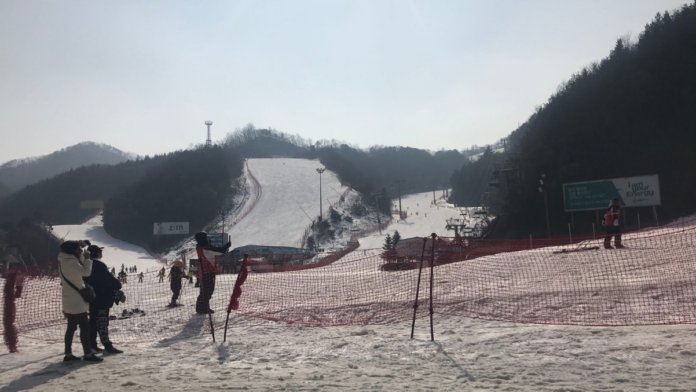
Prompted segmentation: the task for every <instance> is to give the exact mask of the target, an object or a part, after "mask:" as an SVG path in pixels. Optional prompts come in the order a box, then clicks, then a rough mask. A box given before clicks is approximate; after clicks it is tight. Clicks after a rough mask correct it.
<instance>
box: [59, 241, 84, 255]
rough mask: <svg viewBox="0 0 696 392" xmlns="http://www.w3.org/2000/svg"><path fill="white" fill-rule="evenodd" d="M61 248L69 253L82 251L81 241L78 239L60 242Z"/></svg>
mask: <svg viewBox="0 0 696 392" xmlns="http://www.w3.org/2000/svg"><path fill="white" fill-rule="evenodd" d="M60 250H61V252H63V253H67V254H71V255H74V254H77V253H78V252H79V251H80V243H79V242H78V241H65V242H63V243H62V244H60Z"/></svg>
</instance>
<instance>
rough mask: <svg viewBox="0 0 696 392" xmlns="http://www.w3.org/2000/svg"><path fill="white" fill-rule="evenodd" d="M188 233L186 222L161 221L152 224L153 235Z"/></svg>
mask: <svg viewBox="0 0 696 392" xmlns="http://www.w3.org/2000/svg"><path fill="white" fill-rule="evenodd" d="M188 233H189V223H188V222H161V223H154V224H153V234H154V235H172V234H178V235H186V234H188Z"/></svg>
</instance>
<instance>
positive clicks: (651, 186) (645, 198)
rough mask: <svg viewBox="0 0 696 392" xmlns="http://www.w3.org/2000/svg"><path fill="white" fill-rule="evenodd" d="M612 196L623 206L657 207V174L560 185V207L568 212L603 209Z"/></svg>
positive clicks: (658, 183) (658, 196)
mask: <svg viewBox="0 0 696 392" xmlns="http://www.w3.org/2000/svg"><path fill="white" fill-rule="evenodd" d="M614 198H617V199H619V200H620V201H621V205H623V206H625V207H649V206H659V205H660V203H661V200H660V181H659V178H658V176H657V174H656V175H652V176H639V177H622V178H612V179H607V180H597V181H587V182H573V183H568V184H563V206H564V208H565V211H567V212H572V211H588V210H602V209H605V208H607V206H608V205H609V201H610V200H611V199H614Z"/></svg>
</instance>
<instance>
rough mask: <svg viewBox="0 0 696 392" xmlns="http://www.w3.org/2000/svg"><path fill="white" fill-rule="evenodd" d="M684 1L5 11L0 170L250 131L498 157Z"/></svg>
mask: <svg viewBox="0 0 696 392" xmlns="http://www.w3.org/2000/svg"><path fill="white" fill-rule="evenodd" d="M687 3H690V1H688V0H603V1H598V0H497V1H496V0H452V1H449V0H425V1H420V0H316V1H304V0H303V1H300V0H278V1H265V0H249V1H236V0H226V1H213V0H206V1H175V0H163V1H153V0H150V1H131V0H118V1H116V0H114V1H108V2H107V1H94V0H84V1H82V0H80V1H74V0H61V1H56V0H52V1H35V0H0V163H3V162H6V161H8V160H10V159H15V158H24V157H29V156H36V155H44V154H48V153H51V152H53V151H55V150H58V149H60V148H64V147H67V146H69V145H73V144H75V143H79V142H81V141H86V140H91V141H95V142H100V143H106V144H110V145H112V146H114V147H116V148H119V149H121V150H124V151H127V152H133V153H138V154H149V155H151V154H156V153H163V152H169V151H173V150H177V149H183V148H188V147H190V146H192V145H194V144H199V143H203V142H204V141H205V138H206V127H205V125H204V121H205V120H212V121H213V122H214V125H213V127H212V138H213V140H214V141H216V140H220V139H222V138H223V137H224V135H225V134H227V133H228V132H231V131H234V130H235V129H238V128H242V127H244V126H245V125H246V124H248V123H252V124H254V125H255V126H256V127H257V128H267V127H272V128H274V129H276V130H278V131H282V132H285V133H289V134H297V135H300V136H302V137H303V138H305V139H309V140H312V141H316V140H323V139H328V140H331V139H335V140H339V141H344V142H347V143H349V144H351V145H355V146H359V147H369V146H372V145H402V146H412V147H418V148H425V149H430V150H438V149H443V148H447V149H449V148H455V149H463V148H466V147H469V146H471V145H473V144H477V145H484V144H489V143H494V142H495V141H497V140H498V139H500V138H502V137H504V136H507V135H508V134H509V133H510V132H511V131H513V130H514V129H515V128H516V127H517V126H518V125H519V124H520V123H522V122H524V121H525V120H526V119H527V118H528V117H529V116H530V114H532V112H533V111H534V109H535V108H536V107H537V106H540V105H542V104H543V103H544V102H546V101H547V99H548V98H549V96H550V95H551V94H553V93H554V92H555V91H556V89H557V88H558V86H559V85H560V84H561V83H562V82H563V81H565V80H567V79H568V78H569V77H570V76H571V74H573V73H575V72H578V71H580V70H581V69H582V68H583V67H585V66H587V65H589V64H591V63H592V62H595V61H599V60H601V59H602V58H603V57H606V56H607V55H608V53H609V51H610V50H611V48H612V47H613V46H614V44H615V43H616V40H617V39H618V38H620V37H625V36H629V37H631V38H632V39H633V40H636V39H637V37H638V34H639V33H640V32H641V31H642V29H643V28H644V26H645V24H646V23H648V22H649V21H651V20H652V19H653V18H654V16H655V14H656V13H657V12H663V11H665V10H670V11H671V10H673V9H675V8H678V7H680V6H681V5H682V4H687Z"/></svg>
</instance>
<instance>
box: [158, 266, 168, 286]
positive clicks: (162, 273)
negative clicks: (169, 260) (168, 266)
mask: <svg viewBox="0 0 696 392" xmlns="http://www.w3.org/2000/svg"><path fill="white" fill-rule="evenodd" d="M165 273H166V271H165V269H164V267H162V269H161V270H159V272H158V273H157V277H158V278H159V283H162V282H164V274H165Z"/></svg>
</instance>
